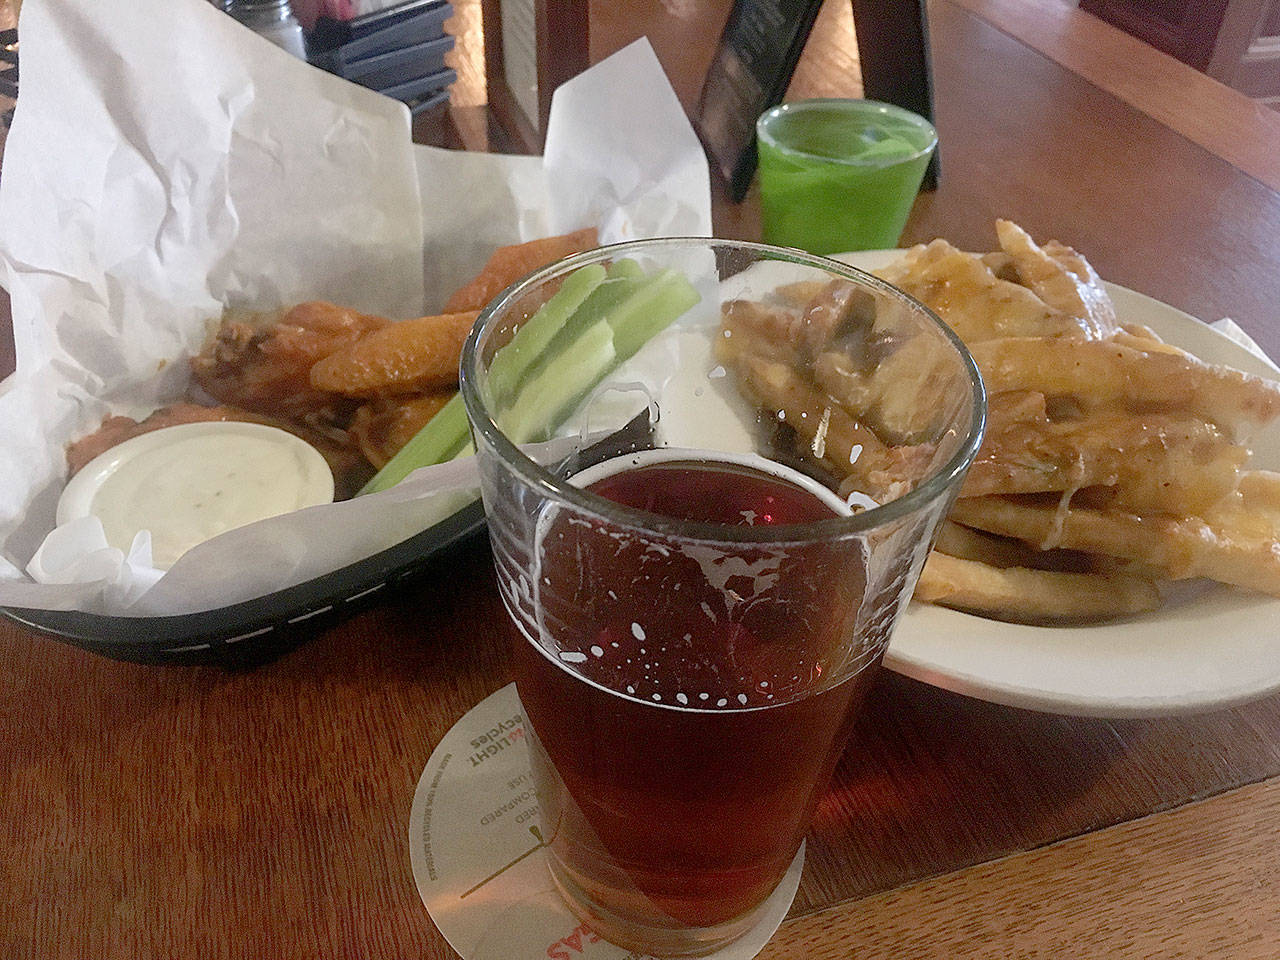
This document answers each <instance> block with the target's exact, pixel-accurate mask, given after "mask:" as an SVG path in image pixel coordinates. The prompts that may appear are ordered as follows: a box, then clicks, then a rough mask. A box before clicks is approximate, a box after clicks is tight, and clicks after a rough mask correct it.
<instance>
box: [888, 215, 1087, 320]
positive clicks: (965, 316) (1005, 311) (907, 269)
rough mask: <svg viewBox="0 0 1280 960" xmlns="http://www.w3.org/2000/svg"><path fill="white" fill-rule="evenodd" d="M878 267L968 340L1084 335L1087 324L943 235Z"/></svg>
mask: <svg viewBox="0 0 1280 960" xmlns="http://www.w3.org/2000/svg"><path fill="white" fill-rule="evenodd" d="M875 272H876V274H877V275H879V276H880V277H883V278H884V279H885V280H888V281H889V282H890V283H892V284H893V285H894V286H895V287H898V288H899V289H901V290H904V291H906V292H907V293H909V294H911V295H912V296H913V297H915V298H916V299H917V300H919V301H921V302H922V303H923V304H924V305H925V306H927V307H929V308H930V309H931V310H933V311H934V312H935V313H937V314H938V316H940V317H941V318H942V319H943V320H945V321H946V322H947V324H949V325H950V326H951V328H952V329H953V330H955V332H956V333H958V334H959V335H960V338H961V339H962V340H964V342H965V343H966V344H969V345H972V344H974V343H979V342H981V341H983V340H988V339H991V338H993V337H1033V336H1072V335H1075V336H1081V335H1083V334H1084V332H1085V329H1086V327H1085V326H1084V325H1082V324H1081V321H1080V320H1079V319H1077V318H1075V317H1071V316H1067V315H1065V314H1063V313H1061V312H1059V311H1057V310H1053V309H1051V308H1050V307H1049V306H1047V305H1046V304H1045V302H1044V301H1043V300H1041V299H1040V298H1039V297H1038V296H1036V295H1035V294H1034V293H1033V292H1031V291H1030V290H1028V289H1027V288H1026V287H1024V286H1021V285H1020V284H1017V283H1014V282H1012V281H1010V280H1005V279H1002V278H1001V277H998V276H997V275H996V274H995V273H993V272H992V271H991V269H990V267H988V266H987V264H985V263H983V262H982V260H981V259H980V258H979V257H975V256H973V255H972V254H969V253H965V252H963V251H961V250H957V249H956V248H955V247H953V246H952V245H951V244H949V243H948V242H947V241H945V240H934V241H932V242H931V243H929V244H928V245H926V246H917V247H912V248H911V249H910V250H908V251H907V252H906V253H905V254H904V255H903V256H902V258H901V259H899V260H897V261H895V262H894V263H892V264H890V265H889V266H887V267H884V268H883V269H880V270H877V271H875Z"/></svg>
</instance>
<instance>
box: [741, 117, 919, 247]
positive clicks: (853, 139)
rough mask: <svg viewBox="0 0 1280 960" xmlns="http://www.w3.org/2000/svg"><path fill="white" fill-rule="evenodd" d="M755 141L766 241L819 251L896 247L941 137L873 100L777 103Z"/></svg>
mask: <svg viewBox="0 0 1280 960" xmlns="http://www.w3.org/2000/svg"><path fill="white" fill-rule="evenodd" d="M756 138H757V140H758V142H759V152H760V166H759V169H760V207H761V217H762V226H763V231H764V239H765V241H766V242H768V243H772V244H777V245H780V246H786V247H799V248H800V249H802V250H807V251H809V252H810V253H818V254H830V253H841V252H843V251H846V250H878V249H884V248H889V247H893V246H896V245H897V242H898V237H899V236H901V234H902V228H903V226H904V225H905V224H906V222H907V216H908V215H909V214H910V213H911V205H912V203H914V202H915V198H916V193H917V192H919V190H920V181H921V179H923V177H924V171H925V168H926V167H927V166H928V165H929V158H930V157H931V156H932V155H933V150H934V147H936V146H937V143H938V134H937V132H936V131H935V130H934V129H933V125H932V124H930V123H929V122H928V121H927V120H925V119H924V118H923V117H919V116H917V115H916V114H914V113H911V112H910V111H908V110H903V109H902V108H901V107H895V106H893V105H891V104H887V103H878V102H876V101H874V100H801V101H797V102H795V103H784V104H782V105H780V106H777V107H774V108H773V109H771V110H767V111H765V113H764V114H763V115H762V116H761V117H760V119H759V120H758V121H757V122H756Z"/></svg>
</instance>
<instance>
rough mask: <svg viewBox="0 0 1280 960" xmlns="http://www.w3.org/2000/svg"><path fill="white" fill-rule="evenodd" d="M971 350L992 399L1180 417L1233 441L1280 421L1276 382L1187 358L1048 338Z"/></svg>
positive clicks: (988, 344) (1108, 343) (996, 342)
mask: <svg viewBox="0 0 1280 960" xmlns="http://www.w3.org/2000/svg"><path fill="white" fill-rule="evenodd" d="M969 349H970V352H971V353H972V354H973V358H974V360H976V361H977V363H978V369H979V370H981V371H982V377H983V380H984V382H985V383H986V385H987V389H988V390H989V391H991V392H992V393H999V392H1001V391H1004V390H1036V391H1039V392H1041V393H1044V394H1046V395H1069V396H1073V397H1076V398H1078V399H1079V400H1080V401H1081V402H1083V403H1086V404H1089V405H1091V406H1100V405H1103V404H1111V405H1115V406H1117V407H1123V408H1128V409H1161V410H1178V411H1182V412H1186V413H1192V414H1196V415H1199V416H1201V417H1204V418H1205V419H1207V420H1210V421H1212V422H1213V423H1216V424H1218V425H1219V426H1221V427H1223V428H1224V429H1228V430H1232V431H1234V432H1236V433H1237V434H1239V433H1240V432H1241V431H1242V429H1243V428H1244V427H1246V426H1248V425H1264V424H1267V423H1270V422H1271V421H1272V420H1274V419H1276V417H1278V416H1280V383H1276V382H1274V381H1271V380H1264V379H1263V378H1261V377H1255V376H1253V375H1251V374H1248V373H1243V372H1241V371H1239V370H1233V369H1231V368H1229V367H1221V366H1214V365H1211V364H1207V363H1203V362H1202V361H1200V360H1197V359H1196V358H1194V357H1192V356H1190V355H1189V354H1185V353H1177V354H1175V353H1168V352H1166V351H1164V350H1142V349H1137V348H1135V347H1133V346H1128V345H1126V344H1123V343H1119V342H1113V341H1109V340H1101V341H1098V340H1078V339H1071V338H1046V337H1005V338H1001V339H996V340H987V341H984V342H982V343H976V344H972V345H971V346H970V348H969Z"/></svg>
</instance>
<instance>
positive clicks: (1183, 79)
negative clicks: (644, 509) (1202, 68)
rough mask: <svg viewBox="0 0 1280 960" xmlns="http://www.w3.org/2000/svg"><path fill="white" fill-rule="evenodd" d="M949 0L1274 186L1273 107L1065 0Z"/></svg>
mask: <svg viewBox="0 0 1280 960" xmlns="http://www.w3.org/2000/svg"><path fill="white" fill-rule="evenodd" d="M954 2H956V3H958V4H959V5H960V6H963V7H965V8H966V9H968V10H970V11H972V12H973V13H975V14H977V15H978V16H979V17H981V18H982V19H984V20H986V21H987V22H988V23H990V24H992V25H993V26H995V27H997V28H998V29H1000V30H1003V31H1005V32H1006V33H1008V34H1010V35H1011V36H1014V37H1016V38H1017V39H1019V40H1021V41H1022V42H1023V43H1025V44H1027V45H1028V46H1030V47H1031V48H1033V49H1034V50H1037V51H1038V52H1040V53H1042V54H1044V55H1045V56H1047V57H1049V58H1051V59H1052V60H1054V61H1055V62H1056V63H1059V64H1061V65H1062V66H1064V67H1066V68H1067V69H1068V70H1071V71H1072V72H1074V73H1076V74H1078V75H1079V76H1081V77H1083V78H1084V79H1086V80H1088V81H1090V82H1092V83H1095V84H1097V85H1098V87H1099V88H1101V89H1102V90H1105V91H1106V92H1108V93H1112V94H1115V95H1116V96H1117V97H1120V98H1121V99H1122V100H1124V101H1125V102H1126V103H1128V104H1130V105H1132V106H1134V107H1136V108H1137V109H1138V110H1141V111H1142V112H1143V113H1146V114H1147V115H1148V116H1150V117H1151V118H1152V119H1154V120H1156V121H1157V122H1159V123H1163V124H1165V125H1167V126H1168V127H1169V129H1171V130H1173V131H1174V132H1175V133H1179V134H1182V135H1183V136H1185V137H1186V138H1187V139H1189V140H1191V141H1192V142H1193V143H1197V144H1199V145H1200V146H1202V147H1204V148H1205V149H1207V150H1209V151H1210V152H1211V153H1214V154H1216V155H1218V156H1220V157H1222V158H1223V159H1224V160H1227V161H1228V162H1229V163H1231V164H1232V165H1233V166H1235V167H1236V168H1237V169H1239V170H1242V171H1244V172H1245V173H1247V174H1249V175H1250V176H1252V177H1255V178H1256V179H1258V180H1259V181H1261V182H1262V183H1263V184H1265V185H1266V186H1268V187H1270V188H1271V189H1272V190H1280V113H1277V112H1276V111H1274V110H1272V109H1270V108H1269V107H1265V106H1263V105H1262V104H1260V103H1258V102H1256V101H1254V100H1251V99H1249V98H1248V97H1247V96H1245V95H1244V94H1243V93H1240V92H1239V91H1237V90H1232V89H1231V88H1230V87H1227V86H1225V85H1223V84H1221V83H1219V82H1218V81H1216V80H1214V79H1212V78H1211V77H1209V76H1207V75H1206V74H1203V73H1200V72H1199V71H1195V70H1187V69H1186V68H1185V65H1184V64H1182V63H1179V62H1178V61H1177V60H1175V59H1174V58H1173V57H1170V56H1168V55H1167V54H1164V53H1161V52H1160V51H1159V50H1156V49H1155V48H1154V47H1152V46H1149V45H1148V44H1145V43H1143V42H1142V41H1141V40H1139V39H1137V38H1136V37H1133V36H1130V35H1129V34H1127V33H1125V32H1124V31H1122V30H1117V29H1115V28H1114V27H1112V26H1110V25H1109V24H1106V23H1104V22H1103V21H1101V20H1099V19H1097V18H1096V17H1094V16H1092V15H1090V14H1088V13H1084V12H1082V11H1081V10H1080V9H1078V8H1077V6H1076V5H1075V3H1073V2H1069V0H1032V2H1028V0H954Z"/></svg>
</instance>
